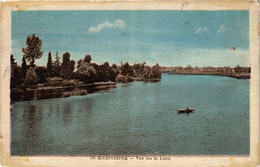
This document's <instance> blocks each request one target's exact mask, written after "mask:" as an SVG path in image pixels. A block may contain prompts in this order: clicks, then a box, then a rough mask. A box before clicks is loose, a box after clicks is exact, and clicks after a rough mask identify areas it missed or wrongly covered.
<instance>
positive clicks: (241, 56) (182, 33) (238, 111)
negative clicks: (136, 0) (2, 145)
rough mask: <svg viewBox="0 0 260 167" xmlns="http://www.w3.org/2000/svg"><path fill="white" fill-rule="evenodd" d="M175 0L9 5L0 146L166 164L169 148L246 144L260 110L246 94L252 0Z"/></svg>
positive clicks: (222, 151) (220, 148) (209, 149)
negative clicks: (213, 2) (216, 4)
mask: <svg viewBox="0 0 260 167" xmlns="http://www.w3.org/2000/svg"><path fill="white" fill-rule="evenodd" d="M22 4H23V3H21V4H19V3H17V4H16V3H15V2H14V3H13V4H12V5H11V6H12V7H14V8H19V6H18V5H22ZM64 4H65V2H64ZM178 4H179V6H178V9H175V8H173V9H170V8H153V9H152V10H151V9H150V8H149V9H146V8H145V7H143V6H145V5H143V6H142V5H140V6H141V7H140V8H138V7H133V8H124V7H122V8H120V7H119V8H116V7H114V8H111V7H109V3H108V4H102V5H101V6H104V8H103V7H100V6H99V5H100V4H95V3H94V4H92V5H93V6H94V7H93V8H91V5H90V4H86V6H87V7H86V8H80V10H77V9H76V8H75V9H73V8H70V7H69V8H64V9H63V8H58V7H57V9H54V8H50V9H48V7H47V8H46V7H45V6H44V3H42V6H43V7H42V9H41V8H39V6H40V5H39V6H37V5H36V7H35V6H33V7H31V9H30V8H29V7H26V6H21V10H19V9H18V10H17V9H12V7H10V8H11V10H10V8H8V16H9V17H10V18H9V23H10V25H9V28H10V29H9V31H10V32H9V36H8V38H9V39H10V44H9V45H8V47H9V48H10V49H9V50H8V51H9V53H8V52H6V50H5V52H4V53H5V54H4V56H5V59H6V61H5V62H8V63H9V64H5V65H6V67H4V66H3V67H2V76H3V77H2V78H4V79H5V80H8V81H5V82H7V83H6V85H8V86H9V88H8V87H7V89H9V91H8V93H6V95H5V96H4V97H3V94H1V99H3V98H9V101H7V102H8V103H9V104H8V103H5V105H6V106H8V110H9V111H5V114H9V116H8V117H9V118H10V119H9V121H10V122H9V123H10V124H9V126H10V127H9V129H10V130H9V132H8V133H9V137H10V138H8V139H10V141H9V149H10V150H9V151H10V152H9V156H10V157H12V156H13V157H20V158H23V157H30V156H32V157H49V156H50V157H53V158H55V157H59V156H61V157H63V156H65V157H64V159H66V158H68V157H82V158H84V157H87V158H88V160H89V161H90V162H91V161H92V163H94V162H95V161H104V160H106V161H108V160H111V161H115V160H117V161H126V160H127V161H131V160H132V161H149V160H151V161H156V160H157V161H168V163H169V164H168V165H166V164H165V165H163V164H161V165H160V164H154V165H155V166H174V165H177V164H170V161H173V160H174V157H177V158H179V157H194V156H195V157H200V156H202V157H207V156H210V157H214V156H216V157H220V158H225V157H226V156H227V157H233V156H234V157H238V158H239V157H240V158H241V157H242V159H243V158H248V159H250V158H251V157H252V155H253V154H252V153H254V154H257V153H255V151H256V152H257V150H258V151H259V145H257V146H256V145H253V144H252V141H254V143H255V142H256V141H255V139H256V140H257V142H258V140H259V138H255V139H252V134H251V133H253V131H252V129H250V128H252V125H251V124H250V123H252V120H251V118H252V114H257V113H258V112H259V108H257V105H259V104H258V103H259V99H255V100H256V101H258V103H257V105H252V104H255V103H254V102H252V97H253V98H255V97H259V96H258V93H259V92H257V91H259V89H254V88H255V87H257V83H256V84H253V83H254V82H256V81H257V80H258V84H259V73H258V72H259V71H258V70H259V69H258V66H257V65H258V64H255V63H259V62H257V61H259V60H258V59H257V58H258V57H255V59H252V55H253V53H252V50H253V51H254V55H255V54H257V53H258V49H259V46H258V45H259V44H258V45H256V44H257V43H254V42H252V38H251V37H252V35H250V34H251V33H252V32H251V31H252V27H251V26H252V25H251V24H252V23H251V22H252V11H251V9H252V8H250V7H251V6H250V5H252V4H249V3H245V4H247V6H249V7H244V8H243V7H241V8H239V9H236V8H233V9H217V10H214V9H210V10H207V9H205V8H204V9H200V10H196V9H194V10H193V9H192V8H191V9H189V10H185V8H187V9H188V8H189V7H188V6H189V4H188V3H182V4H181V3H178ZM28 5H29V6H30V4H28ZM58 5H60V4H58ZM68 5H69V4H68ZM77 5H79V4H77ZM77 5H76V6H77ZM95 5H96V6H95ZM110 5H111V4H110ZM242 5H243V4H242ZM242 5H241V6H242ZM7 6H8V5H7ZM106 6H108V7H106ZM115 6H117V5H115ZM164 6H167V4H166V5H164ZM176 6H177V5H176ZM231 6H232V5H231ZM4 12H5V11H4ZM1 23H2V22H1ZM9 23H8V24H9ZM2 24H3V23H2ZM5 25H6V24H5ZM2 26H3V25H2ZM258 30H259V23H258ZM255 31H257V30H256V29H254V32H255ZM258 35H259V34H258ZM255 37H256V38H258V37H257V36H255ZM3 38H5V36H4V37H3ZM2 43H3V40H2ZM253 45H254V46H255V47H254V48H253V47H252V46H253ZM6 54H8V55H6ZM257 56H259V55H257ZM1 59H2V58H1ZM256 60H257V61H256ZM254 62H255V63H254ZM7 67H8V68H7ZM255 74H256V75H257V76H255ZM258 86H259V85H258ZM2 88H3V87H1V92H2V91H3V90H2ZM252 89H254V93H252ZM8 94H9V95H8ZM255 94H257V95H255ZM1 101H2V100H1ZM2 102H3V101H2ZM258 107H259V106H258ZM5 110H7V108H5ZM2 111H3V110H2ZM1 114H2V113H1ZM258 114H259V113H258ZM250 116H251V117H250ZM255 118H256V119H257V118H258V115H256V116H255ZM258 121H259V120H258ZM256 123H257V122H256ZM258 124H259V122H258ZM254 127H255V128H256V125H255V126H254ZM1 128H3V126H2V125H1ZM256 130H257V129H256ZM250 132H251V133H250ZM258 133H259V129H258ZM255 135H257V134H255ZM258 135H259V134H258ZM253 138H254V137H253ZM252 146H253V147H252ZM2 153H3V152H2ZM258 156H259V153H258ZM229 160H230V164H228V163H227V164H226V165H227V166H228V165H231V164H232V159H229ZM250 160H251V161H253V160H252V159H250ZM233 161H234V160H233ZM247 161H249V160H247ZM255 161H256V163H255ZM255 161H254V162H252V164H253V165H256V166H257V161H258V162H259V159H256V160H255ZM223 162H224V161H223ZM129 163H130V162H129ZM143 163H144V162H142V163H141V164H143ZM146 163H149V162H146ZM151 163H152V162H151ZM234 164H236V163H234V162H233V165H234ZM23 165H24V164H23ZM92 165H93V166H94V164H92ZM110 165H111V164H110ZM139 165H140V164H139ZM146 165H147V164H146ZM239 165H240V166H247V165H243V164H239ZM24 166H26V165H24ZM36 166H37V165H36ZM47 166H49V165H47ZM99 166H101V165H100V164H99ZM112 166H113V165H112ZM119 166H120V165H119ZM129 166H131V165H129ZM134 166H137V165H134ZM148 166H149V165H148ZM177 166H178V165H177ZM184 166H185V165H184ZM202 166H203V165H202ZM212 166H218V164H217V163H215V164H214V165H212Z"/></svg>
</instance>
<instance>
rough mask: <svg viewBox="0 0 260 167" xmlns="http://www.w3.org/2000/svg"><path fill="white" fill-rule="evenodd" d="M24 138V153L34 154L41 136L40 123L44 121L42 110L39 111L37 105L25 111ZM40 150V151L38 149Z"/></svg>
mask: <svg viewBox="0 0 260 167" xmlns="http://www.w3.org/2000/svg"><path fill="white" fill-rule="evenodd" d="M23 112H24V113H23V122H24V124H23V130H24V134H25V135H24V138H23V141H22V142H21V143H22V148H23V151H22V152H23V153H25V154H33V153H34V152H35V149H37V148H39V144H38V143H39V142H40V140H39V139H40V138H41V130H40V124H41V121H42V116H41V112H37V106H36V105H31V106H30V107H29V110H24V111H23ZM37 152H38V151H37Z"/></svg>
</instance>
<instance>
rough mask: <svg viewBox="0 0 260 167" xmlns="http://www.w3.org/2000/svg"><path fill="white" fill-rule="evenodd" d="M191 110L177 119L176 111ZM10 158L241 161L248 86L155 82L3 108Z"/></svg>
mask: <svg viewBox="0 0 260 167" xmlns="http://www.w3.org/2000/svg"><path fill="white" fill-rule="evenodd" d="M187 106H189V107H193V108H196V110H195V112H194V113H191V114H189V115H187V114H177V112H176V109H179V108H185V107H187ZM11 138H12V139H11V154H12V155H119V154H120V155H122V154H123V155H248V154H249V152H250V150H249V80H248V79H246V80H242V79H234V78H229V77H222V76H206V75H203V76H200V75H174V74H163V75H162V80H161V81H160V82H157V83H145V82H141V81H140V82H131V83H118V84H117V88H113V89H110V90H108V91H102V92H98V93H94V94H89V95H86V96H72V97H68V98H57V99H47V100H38V101H24V102H17V103H14V104H12V105H11Z"/></svg>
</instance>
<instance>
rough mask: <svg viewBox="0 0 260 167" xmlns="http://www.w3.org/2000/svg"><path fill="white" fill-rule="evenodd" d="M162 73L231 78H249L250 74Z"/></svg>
mask: <svg viewBox="0 0 260 167" xmlns="http://www.w3.org/2000/svg"><path fill="white" fill-rule="evenodd" d="M164 73H171V74H178V75H213V76H226V77H231V78H236V79H250V74H249V73H241V74H236V73H231V74H229V73H214V72H212V73H203V72H201V73H193V72H174V71H173V72H164Z"/></svg>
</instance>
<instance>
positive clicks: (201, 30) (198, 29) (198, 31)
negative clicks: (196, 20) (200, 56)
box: [195, 26, 209, 34]
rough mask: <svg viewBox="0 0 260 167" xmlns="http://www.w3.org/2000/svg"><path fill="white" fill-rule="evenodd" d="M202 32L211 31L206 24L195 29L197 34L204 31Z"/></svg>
mask: <svg viewBox="0 0 260 167" xmlns="http://www.w3.org/2000/svg"><path fill="white" fill-rule="evenodd" d="M202 32H209V29H208V27H206V26H204V27H199V28H197V30H196V31H195V34H199V33H202Z"/></svg>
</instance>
